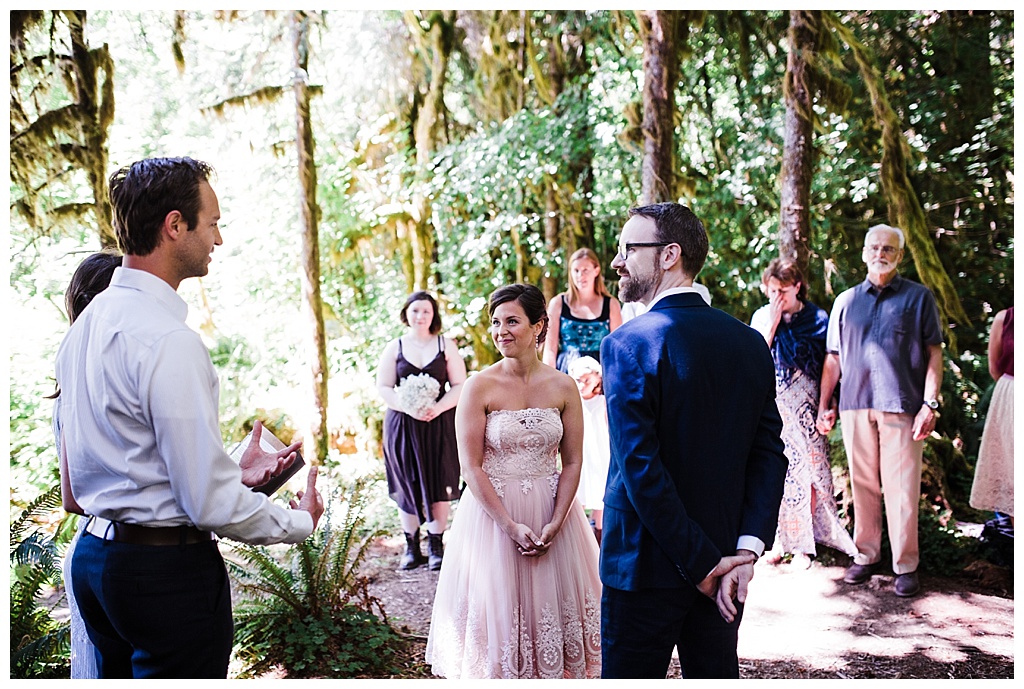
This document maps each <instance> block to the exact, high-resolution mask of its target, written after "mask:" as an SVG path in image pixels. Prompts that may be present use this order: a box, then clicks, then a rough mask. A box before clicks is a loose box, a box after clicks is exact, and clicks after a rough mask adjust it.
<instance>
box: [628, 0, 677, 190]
mask: <svg viewBox="0 0 1024 689" xmlns="http://www.w3.org/2000/svg"><path fill="white" fill-rule="evenodd" d="M637 16H638V18H639V19H640V33H641V36H642V38H643V44H644V57H643V70H644V90H643V111H644V116H643V137H644V139H643V151H644V157H643V164H642V169H641V177H640V179H641V191H640V203H641V204H650V203H660V202H662V201H674V200H675V137H674V132H675V112H676V106H675V93H676V84H677V83H678V81H679V48H678V45H677V41H676V31H677V27H678V23H679V20H680V18H679V13H678V11H675V10H637Z"/></svg>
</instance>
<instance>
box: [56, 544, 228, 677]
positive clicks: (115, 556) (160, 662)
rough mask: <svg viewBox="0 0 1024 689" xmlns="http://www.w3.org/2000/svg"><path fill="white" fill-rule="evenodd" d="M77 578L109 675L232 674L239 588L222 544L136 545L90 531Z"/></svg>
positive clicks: (75, 560)
mask: <svg viewBox="0 0 1024 689" xmlns="http://www.w3.org/2000/svg"><path fill="white" fill-rule="evenodd" d="M71 581H72V586H73V587H74V592H75V598H76V599H77V600H78V606H79V608H80V609H81V612H82V618H83V619H84V621H85V628H86V631H87V632H88V634H89V639H90V640H91V641H92V642H93V644H95V646H96V664H97V667H98V669H99V676H100V677H101V678H133V677H167V678H214V679H224V678H225V677H227V672H228V659H229V657H230V656H231V646H232V636H233V633H234V629H233V625H232V621H231V590H230V586H229V584H228V575H227V570H226V569H225V567H224V560H223V558H222V557H221V554H220V551H219V550H218V548H217V542H216V541H207V542H203V543H196V544H192V545H173V546H152V545H133V544H127V543H116V542H113V541H105V540H103V539H101V538H97V537H96V536H93V535H92V534H88V533H85V534H82V537H81V539H80V540H79V542H78V547H77V548H75V554H74V556H73V557H72V559H71Z"/></svg>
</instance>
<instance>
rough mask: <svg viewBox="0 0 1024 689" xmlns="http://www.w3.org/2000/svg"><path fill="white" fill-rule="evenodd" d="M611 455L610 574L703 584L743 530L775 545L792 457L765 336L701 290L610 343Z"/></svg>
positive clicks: (604, 555)
mask: <svg viewBox="0 0 1024 689" xmlns="http://www.w3.org/2000/svg"><path fill="white" fill-rule="evenodd" d="M601 365H602V368H603V369H604V392H605V400H606V403H607V405H608V426H609V431H610V436H611V462H610V466H609V471H608V485H607V488H606V492H605V498H604V507H605V510H604V530H603V533H602V538H601V581H602V582H603V583H604V584H605V585H606V586H611V587H613V588H617V589H620V590H625V591H635V590H638V589H642V588H678V587H684V586H690V585H693V586H696V585H697V584H699V583H700V582H701V581H702V580H703V579H704V578H705V577H706V576H707V575H708V574H709V573H710V572H711V570H712V569H714V567H715V565H717V564H718V561H719V559H720V558H721V557H722V556H723V555H733V554H735V552H736V541H737V538H738V537H739V536H740V535H752V536H757V537H758V538H760V539H761V540H762V541H764V542H765V544H766V546H767V547H770V546H771V544H772V542H773V541H774V539H775V529H776V525H777V522H778V517H779V504H780V502H781V501H782V490H783V482H784V480H785V477H786V468H787V466H788V462H787V460H786V457H785V455H784V454H783V448H784V446H783V443H782V440H781V435H780V434H781V432H782V419H781V418H780V417H779V411H778V408H777V407H776V405H775V366H774V364H773V363H772V357H771V353H770V351H769V349H768V346H767V344H766V343H765V341H764V338H763V337H762V336H761V334H760V333H758V332H757V331H756V330H754V329H753V328H750V327H748V326H747V325H745V324H744V323H741V322H740V321H738V320H736V319H735V318H733V317H732V316H730V315H728V314H726V313H724V312H722V311H719V310H718V309H714V308H711V307H710V306H708V305H707V304H706V303H705V302H704V300H703V299H701V297H700V296H699V295H698V294H690V293H683V294H675V295H671V296H668V297H665V298H663V299H661V300H659V301H658V302H657V303H656V304H655V305H654V306H653V307H652V308H651V310H650V311H648V312H647V313H646V314H644V315H642V316H639V317H637V318H634V319H632V320H630V321H628V322H626V323H625V324H623V325H622V327H620V328H618V329H617V330H616V331H615V332H613V333H612V334H611V335H609V336H607V337H605V338H604V340H603V342H602V344H601Z"/></svg>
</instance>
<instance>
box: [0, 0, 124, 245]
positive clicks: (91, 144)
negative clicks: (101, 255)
mask: <svg viewBox="0 0 1024 689" xmlns="http://www.w3.org/2000/svg"><path fill="white" fill-rule="evenodd" d="M60 18H63V19H64V21H66V22H67V27H68V37H69V38H70V44H71V52H70V55H69V54H67V53H66V52H63V50H64V45H66V44H62V42H63V41H62V39H61V37H60V31H59V27H60V21H59V20H60ZM87 19H88V13H87V12H86V11H85V10H53V11H51V12H46V11H42V10H15V11H12V12H11V83H10V86H11V118H10V119H11V148H10V164H11V180H12V182H13V183H14V185H15V187H17V189H18V190H19V191H20V193H21V196H20V198H18V199H16V200H14V201H13V203H12V208H13V209H14V210H15V211H17V212H18V213H19V214H20V215H21V216H22V217H23V218H24V219H25V220H26V221H27V222H28V223H29V225H31V226H32V227H34V228H35V229H36V230H38V231H40V232H42V233H44V234H49V233H50V232H51V230H52V229H53V228H55V227H61V226H65V227H67V226H70V225H83V224H84V225H86V226H92V227H95V228H96V231H97V234H98V236H99V240H100V244H101V245H102V246H104V247H116V246H117V238H116V237H115V235H114V228H113V225H112V224H111V210H110V198H109V192H108V187H107V176H108V174H109V171H108V170H107V165H108V156H107V138H108V135H109V130H110V126H111V124H112V123H113V121H114V64H113V60H112V59H111V56H110V51H109V49H108V47H107V46H106V45H105V44H104V45H103V46H101V47H99V48H90V47H89V45H88V42H87V40H86V22H87ZM46 24H49V25H48V26H45V25H46ZM34 28H39V29H42V30H43V31H44V32H46V33H48V35H49V37H50V46H49V50H48V51H47V52H45V53H41V54H30V52H29V51H30V47H29V46H28V45H27V44H26V43H25V37H26V35H27V34H29V33H30V32H31V30H32V29H34ZM63 40H66V39H63ZM101 75H102V81H101ZM36 78H38V81H33V79H36ZM62 87H64V88H67V89H68V91H69V92H70V94H71V98H72V99H73V102H71V103H68V104H66V105H63V106H58V107H55V108H53V109H49V110H47V109H46V106H48V105H51V104H52V103H53V102H54V101H55V100H58V99H61V98H63V96H62V95H56V97H55V94H59V93H60V90H61V88H62ZM22 97H24V98H25V100H24V101H22ZM33 114H34V115H35V118H34V119H32V115H33ZM76 169H80V170H83V171H84V172H85V174H86V177H87V178H88V180H89V187H90V190H91V192H92V201H91V202H89V201H83V200H81V199H80V198H76V197H77V193H76V191H77V190H68V189H63V188H61V189H59V190H58V189H57V187H59V186H60V185H61V184H62V183H63V182H62V181H63V180H65V179H67V178H68V176H69V175H68V173H69V172H70V171H72V170H76ZM44 196H48V198H46V199H45V200H42V199H43V197H44Z"/></svg>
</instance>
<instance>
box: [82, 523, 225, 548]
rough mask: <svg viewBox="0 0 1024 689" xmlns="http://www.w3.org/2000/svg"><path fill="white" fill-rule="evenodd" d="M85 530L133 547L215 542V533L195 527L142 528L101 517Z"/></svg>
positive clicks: (138, 525) (104, 538)
mask: <svg viewBox="0 0 1024 689" xmlns="http://www.w3.org/2000/svg"><path fill="white" fill-rule="evenodd" d="M85 530H86V531H87V532H88V533H90V534H92V535H93V536H96V537H97V538H102V539H103V540H105V541H113V542H115V543H129V544H132V545H194V544H196V543H203V542H206V541H212V540H213V533H211V532H210V531H200V530H199V529H197V528H196V527H194V526H187V525H185V524H182V525H181V526H141V525H140V524H126V523H124V522H113V521H110V520H109V519H103V518H101V517H92V518H91V519H89V523H88V525H87V526H86V527H85Z"/></svg>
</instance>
